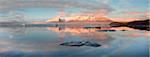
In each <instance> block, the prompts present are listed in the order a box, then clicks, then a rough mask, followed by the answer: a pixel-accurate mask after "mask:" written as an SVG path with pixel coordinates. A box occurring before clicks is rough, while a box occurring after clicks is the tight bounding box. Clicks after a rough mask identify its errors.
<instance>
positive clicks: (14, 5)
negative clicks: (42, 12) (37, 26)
mask: <svg viewBox="0 0 150 57" xmlns="http://www.w3.org/2000/svg"><path fill="white" fill-rule="evenodd" d="M91 1H92V0H91ZM103 1H104V0H99V2H97V3H96V2H88V1H86V0H82V1H79V0H74V1H73V0H1V1H0V12H4V11H12V10H17V9H22V8H23V9H24V8H58V9H64V8H82V9H85V10H88V11H89V10H90V11H95V10H101V9H105V10H107V11H111V10H112V8H111V7H110V6H109V5H108V4H107V1H108V0H107V1H104V2H103Z"/></svg>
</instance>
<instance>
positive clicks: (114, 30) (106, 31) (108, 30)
mask: <svg viewBox="0 0 150 57" xmlns="http://www.w3.org/2000/svg"><path fill="white" fill-rule="evenodd" d="M97 31H98V32H115V31H116V30H97Z"/></svg>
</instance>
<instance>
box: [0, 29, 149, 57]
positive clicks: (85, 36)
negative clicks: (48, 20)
mask: <svg viewBox="0 0 150 57" xmlns="http://www.w3.org/2000/svg"><path fill="white" fill-rule="evenodd" d="M106 29H107V30H110V29H113V30H116V31H101V30H106ZM148 37H149V32H148V31H144V30H137V29H132V28H128V27H119V28H101V29H99V28H58V27H1V28H0V57H148V56H149V39H148ZM70 41H92V42H96V43H99V44H101V46H100V47H92V46H80V47H71V46H62V45H60V44H61V43H65V42H70Z"/></svg>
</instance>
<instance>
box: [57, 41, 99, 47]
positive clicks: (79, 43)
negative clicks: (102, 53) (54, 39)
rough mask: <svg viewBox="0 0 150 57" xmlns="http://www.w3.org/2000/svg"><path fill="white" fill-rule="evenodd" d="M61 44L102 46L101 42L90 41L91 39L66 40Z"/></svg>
mask: <svg viewBox="0 0 150 57" xmlns="http://www.w3.org/2000/svg"><path fill="white" fill-rule="evenodd" d="M60 45H63V46H76V47H80V46H92V47H99V46H101V45H100V44H98V43H96V42H90V41H74V42H66V43H62V44H60Z"/></svg>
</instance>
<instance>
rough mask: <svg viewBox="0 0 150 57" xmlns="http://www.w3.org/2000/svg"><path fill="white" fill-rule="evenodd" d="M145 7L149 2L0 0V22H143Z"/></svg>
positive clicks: (135, 0) (137, 0)
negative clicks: (62, 19)
mask: <svg viewBox="0 0 150 57" xmlns="http://www.w3.org/2000/svg"><path fill="white" fill-rule="evenodd" d="M148 7H149V0H0V21H5V20H20V21H46V20H48V19H49V18H53V17H56V16H74V15H81V16H95V17H107V18H109V19H111V20H114V21H132V20H139V19H140V20H141V19H147V18H148V17H149V16H150V10H149V8H148Z"/></svg>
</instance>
